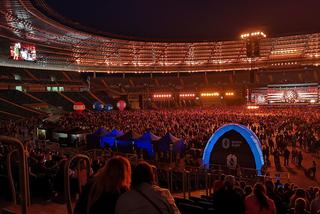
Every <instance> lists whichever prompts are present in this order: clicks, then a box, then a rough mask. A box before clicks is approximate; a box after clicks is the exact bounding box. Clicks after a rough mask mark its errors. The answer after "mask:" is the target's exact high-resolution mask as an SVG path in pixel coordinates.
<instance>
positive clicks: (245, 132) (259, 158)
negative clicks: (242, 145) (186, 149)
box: [202, 124, 264, 175]
mask: <svg viewBox="0 0 320 214" xmlns="http://www.w3.org/2000/svg"><path fill="white" fill-rule="evenodd" d="M231 130H234V131H236V132H238V133H239V134H240V135H241V136H242V137H243V138H244V139H245V140H246V141H247V143H248V144H249V147H250V150H251V152H252V153H253V157H254V160H255V163H256V170H257V171H258V174H259V175H260V174H261V168H262V166H263V164H264V161H263V155H262V148H261V143H260V141H259V139H258V137H257V136H256V135H255V134H254V133H253V131H251V130H250V129H248V128H247V127H246V126H243V125H239V124H226V125H224V126H222V127H220V128H219V129H218V130H217V131H216V132H215V133H214V134H213V135H212V136H211V137H210V139H209V141H208V143H207V145H206V147H205V149H204V152H203V157H202V161H203V164H204V166H205V167H206V168H209V165H210V156H211V152H212V149H213V148H214V145H215V144H216V143H217V142H218V140H219V138H220V137H221V136H222V135H224V134H225V133H227V132H228V131H231Z"/></svg>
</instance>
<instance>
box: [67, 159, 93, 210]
mask: <svg viewBox="0 0 320 214" xmlns="http://www.w3.org/2000/svg"><path fill="white" fill-rule="evenodd" d="M82 160H84V161H85V162H86V170H87V177H89V176H90V159H89V157H88V156H86V155H81V154H77V155H75V156H73V157H71V158H70V159H69V160H68V161H67V162H66V165H65V166H64V191H65V199H66V202H67V210H68V214H72V213H73V208H72V201H71V190H70V176H69V168H70V165H71V163H72V161H77V166H78V167H79V164H80V161H82ZM78 179H79V173H78ZM79 183H80V181H79ZM79 190H80V191H81V188H79ZM80 193H81V192H80Z"/></svg>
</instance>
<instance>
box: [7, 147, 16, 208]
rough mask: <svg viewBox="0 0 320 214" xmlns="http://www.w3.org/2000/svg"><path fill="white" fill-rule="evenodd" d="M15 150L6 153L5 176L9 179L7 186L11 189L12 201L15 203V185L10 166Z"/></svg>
mask: <svg viewBox="0 0 320 214" xmlns="http://www.w3.org/2000/svg"><path fill="white" fill-rule="evenodd" d="M15 152H17V150H16V149H15V150H12V151H11V152H9V153H8V155H7V177H8V180H9V187H10V191H11V196H12V201H13V203H14V204H17V193H16V187H15V185H14V180H13V173H12V166H11V162H12V156H13V154H14V153H15Z"/></svg>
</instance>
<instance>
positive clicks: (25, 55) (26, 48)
mask: <svg viewBox="0 0 320 214" xmlns="http://www.w3.org/2000/svg"><path fill="white" fill-rule="evenodd" d="M10 58H11V59H13V60H25V61H36V60H37V54H36V47H35V46H34V45H29V44H23V43H13V44H12V45H11V46H10Z"/></svg>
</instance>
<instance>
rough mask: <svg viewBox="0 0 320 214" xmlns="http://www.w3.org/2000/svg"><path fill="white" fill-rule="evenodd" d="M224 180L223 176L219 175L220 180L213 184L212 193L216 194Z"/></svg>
mask: <svg viewBox="0 0 320 214" xmlns="http://www.w3.org/2000/svg"><path fill="white" fill-rule="evenodd" d="M224 178H225V175H224V174H222V175H220V179H219V180H217V181H215V182H214V187H213V190H214V192H217V191H218V190H220V189H221V188H222V187H223V186H224Z"/></svg>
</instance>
